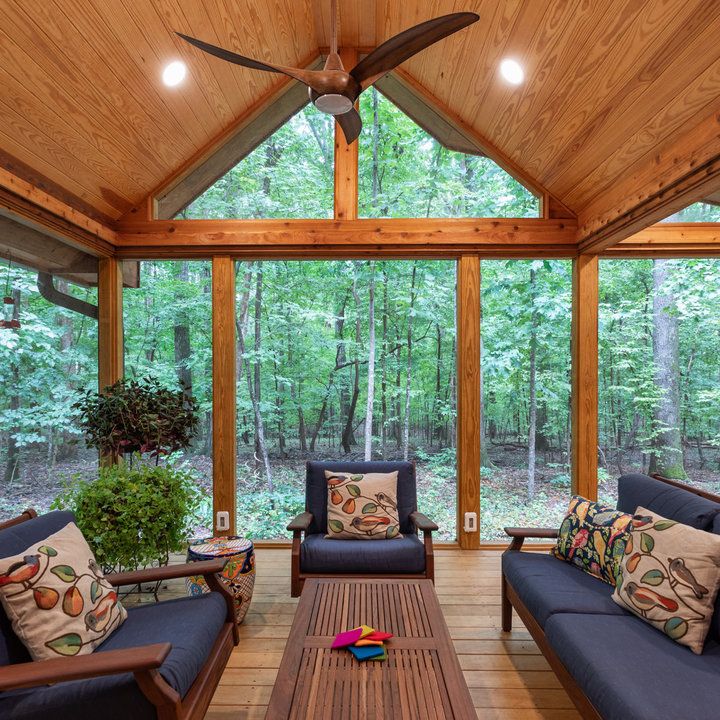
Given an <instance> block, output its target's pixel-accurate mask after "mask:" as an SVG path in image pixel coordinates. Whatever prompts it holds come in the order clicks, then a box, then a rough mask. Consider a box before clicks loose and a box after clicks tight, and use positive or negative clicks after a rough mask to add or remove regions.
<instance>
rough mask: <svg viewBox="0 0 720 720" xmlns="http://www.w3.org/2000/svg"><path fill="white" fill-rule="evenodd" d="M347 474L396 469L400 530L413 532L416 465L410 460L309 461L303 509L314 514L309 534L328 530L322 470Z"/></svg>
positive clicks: (405, 532) (325, 482)
mask: <svg viewBox="0 0 720 720" xmlns="http://www.w3.org/2000/svg"><path fill="white" fill-rule="evenodd" d="M326 470H331V471H335V472H347V473H370V472H373V473H390V472H394V471H397V474H398V478H397V506H398V507H397V509H398V518H399V520H400V532H401V533H403V534H413V533H415V528H414V526H413V524H412V521H411V520H410V513H411V512H413V510H415V509H416V508H417V494H416V490H415V466H414V465H413V463H411V462H389V461H388V462H379V461H374V462H336V461H327V462H316V461H313V462H309V463H308V464H307V475H306V478H305V504H306V507H305V509H306V510H309V511H310V512H311V513H312V514H313V521H312V523H311V524H310V527H309V528H308V530H307V532H308V534H309V535H314V534H316V533H322V534H323V535H325V534H326V533H327V503H328V499H327V497H328V486H327V480H326V479H325V471H326Z"/></svg>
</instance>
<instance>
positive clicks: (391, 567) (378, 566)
mask: <svg viewBox="0 0 720 720" xmlns="http://www.w3.org/2000/svg"><path fill="white" fill-rule="evenodd" d="M300 571H301V572H304V573H331V574H342V573H355V574H357V573H372V574H376V573H389V574H394V575H405V574H411V573H412V574H415V573H423V572H425V548H424V547H423V544H422V541H421V540H420V539H419V538H418V536H417V535H406V536H405V537H401V538H394V539H393V540H335V539H332V538H327V539H326V538H325V537H324V536H323V535H308V536H307V537H306V538H305V540H303V542H302V545H300Z"/></svg>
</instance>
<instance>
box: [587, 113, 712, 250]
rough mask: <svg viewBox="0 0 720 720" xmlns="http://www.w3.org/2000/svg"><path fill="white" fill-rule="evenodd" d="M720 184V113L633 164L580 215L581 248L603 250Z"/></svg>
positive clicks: (710, 191)
mask: <svg viewBox="0 0 720 720" xmlns="http://www.w3.org/2000/svg"><path fill="white" fill-rule="evenodd" d="M718 189H720V112H715V113H713V114H712V115H710V116H709V117H707V118H705V119H704V120H702V121H701V122H700V123H699V124H698V125H696V126H695V127H693V128H691V129H690V130H688V131H686V132H685V133H684V134H683V135H681V136H680V137H677V136H676V137H673V138H671V139H670V140H669V141H668V142H666V143H665V144H664V145H663V146H662V147H660V148H656V149H654V150H653V151H652V152H651V153H648V154H647V155H645V156H644V157H643V158H641V159H640V160H639V161H638V162H636V163H635V164H634V165H632V166H631V167H629V168H627V172H626V175H625V177H624V179H623V180H622V181H620V182H618V183H614V184H613V185H612V186H611V187H609V188H608V189H607V190H606V191H605V192H602V193H601V194H600V195H599V196H598V197H597V198H596V199H595V200H594V201H592V202H591V203H590V204H589V205H588V206H587V207H586V208H584V209H583V210H582V212H580V213H579V215H578V225H579V228H578V247H579V250H580V252H594V253H598V252H601V251H603V250H605V249H606V248H609V247H611V246H613V245H616V244H617V243H619V242H620V241H621V240H624V239H625V238H628V237H630V236H631V235H633V234H636V233H638V232H639V231H640V230H643V229H644V228H646V227H648V226H649V225H652V224H653V223H656V222H658V221H659V220H662V218H664V217H667V216H668V215H670V214H672V213H673V212H676V211H677V210H680V209H682V208H683V207H686V206H687V205H690V204H691V203H694V202H696V201H699V200H702V199H703V198H704V197H707V196H708V195H711V194H712V193H713V192H715V191H717V190H718Z"/></svg>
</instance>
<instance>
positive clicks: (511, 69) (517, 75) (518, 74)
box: [500, 58, 525, 85]
mask: <svg viewBox="0 0 720 720" xmlns="http://www.w3.org/2000/svg"><path fill="white" fill-rule="evenodd" d="M500 74H501V75H502V76H503V78H504V79H505V80H507V81H508V82H509V83H510V84H511V85H520V83H522V81H523V80H524V79H525V72H524V71H523V69H522V67H521V66H520V63H519V62H518V61H517V60H511V59H510V58H505V60H503V61H502V62H501V63H500Z"/></svg>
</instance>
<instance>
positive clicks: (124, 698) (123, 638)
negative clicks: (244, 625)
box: [0, 593, 227, 720]
mask: <svg viewBox="0 0 720 720" xmlns="http://www.w3.org/2000/svg"><path fill="white" fill-rule="evenodd" d="M226 614H227V607H226V605H225V601H224V600H223V598H222V597H220V596H219V595H218V593H209V594H207V595H201V596H197V597H189V598H178V599H177V600H166V601H164V602H160V603H153V604H148V605H141V606H139V607H135V608H130V609H129V610H128V618H127V620H126V621H125V623H124V624H123V625H122V626H121V627H120V628H119V629H118V630H117V631H116V632H115V633H113V635H112V636H111V637H110V638H109V639H108V640H107V642H105V643H103V644H102V646H101V647H99V648H98V649H97V651H96V652H98V653H101V652H105V651H107V650H119V649H123V648H129V647H136V646H138V645H146V644H151V643H155V642H170V643H171V644H172V650H171V651H170V654H169V655H168V657H167V658H166V660H165V662H164V663H163V664H162V665H161V667H160V674H161V675H162V677H163V678H164V679H165V680H166V681H167V682H168V683H169V684H170V685H171V686H172V687H173V688H174V689H175V690H177V691H178V693H179V694H180V695H181V697H182V696H185V694H186V693H187V691H188V690H189V689H190V686H191V685H192V683H193V682H194V680H195V678H196V677H197V675H198V673H199V671H200V669H201V668H202V666H203V665H204V664H205V662H206V660H207V658H208V656H209V654H210V650H211V649H212V646H213V643H214V642H215V640H216V638H217V636H218V633H219V632H220V630H221V628H222V626H223V624H224V623H225V619H226ZM98 714H100V715H101V716H102V718H103V720H127V719H128V718H132V720H146V719H147V720H150V719H151V718H152V720H155V719H156V717H157V716H156V712H155V708H154V706H153V705H152V704H151V703H150V702H149V701H148V700H147V699H146V698H145V696H144V695H143V694H142V692H141V690H140V688H139V687H138V685H137V683H136V682H135V678H134V677H133V676H132V674H131V673H125V674H122V675H109V676H107V677H100V678H93V679H91V680H75V681H72V682H62V683H57V684H56V685H48V686H43V687H40V688H30V689H27V690H14V691H10V692H6V693H2V694H0V717H2V718H8V720H48V718H53V720H78V718H83V717H95V716H96V715H98Z"/></svg>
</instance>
